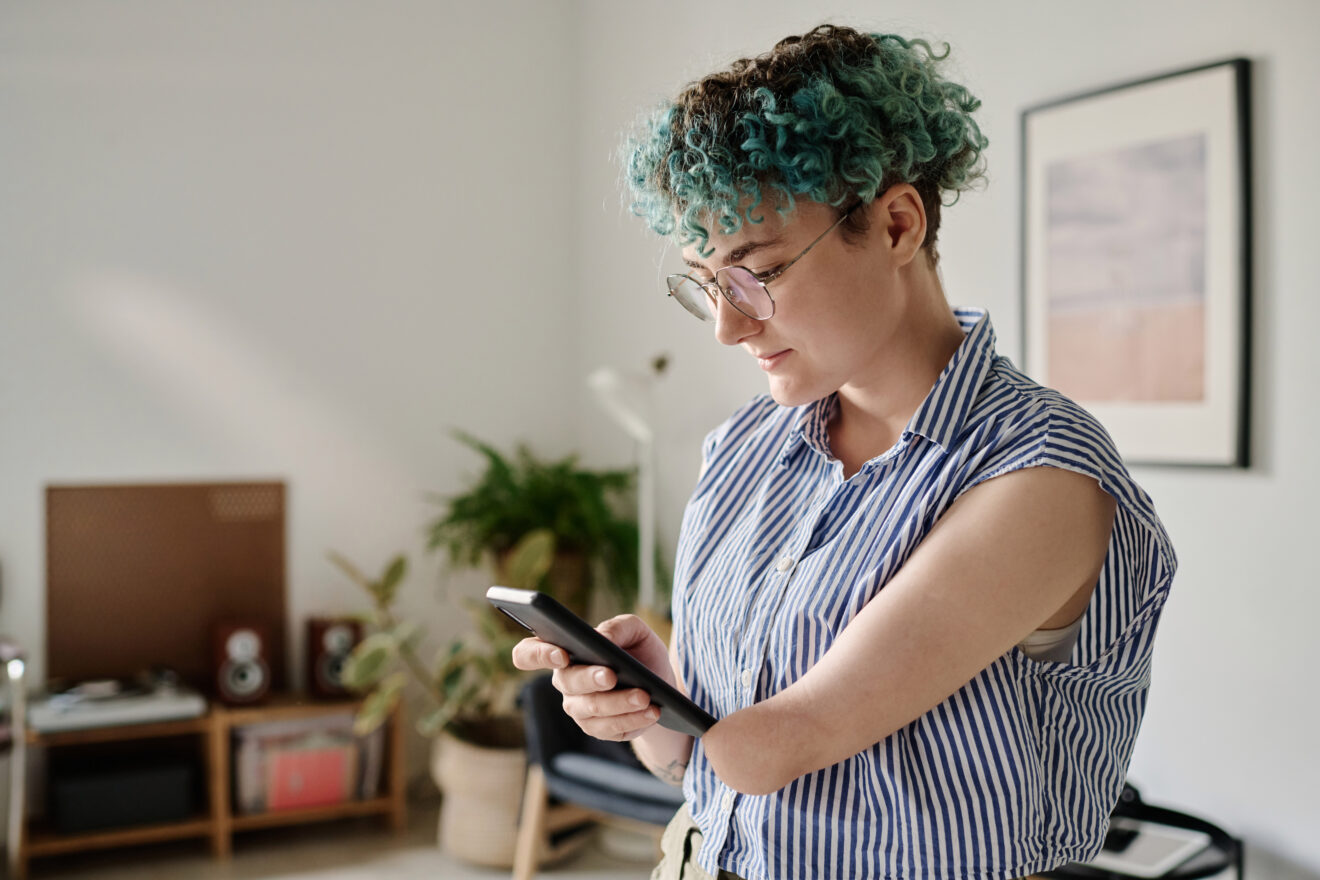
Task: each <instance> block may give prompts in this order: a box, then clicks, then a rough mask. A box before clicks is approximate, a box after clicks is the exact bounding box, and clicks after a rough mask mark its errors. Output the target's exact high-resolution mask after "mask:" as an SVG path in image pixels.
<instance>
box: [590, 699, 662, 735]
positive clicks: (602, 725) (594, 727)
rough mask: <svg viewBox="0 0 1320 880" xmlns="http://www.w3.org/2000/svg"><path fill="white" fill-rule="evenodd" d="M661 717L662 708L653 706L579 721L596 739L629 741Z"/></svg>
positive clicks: (644, 731)
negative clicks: (638, 710) (623, 713)
mask: <svg viewBox="0 0 1320 880" xmlns="http://www.w3.org/2000/svg"><path fill="white" fill-rule="evenodd" d="M659 719H660V708H659V707H658V706H651V707H649V708H647V709H643V710H642V711H640V712H630V713H628V714H627V715H613V716H611V717H609V718H594V719H591V720H589V721H587V722H579V726H580V727H581V728H582V729H583V730H584V731H586V732H587V733H588V734H590V735H591V736H594V737H595V738H596V739H606V740H614V741H616V742H627V741H628V740H633V739H636V738H637V737H639V736H641V735H642V734H643V733H646V731H647V730H649V729H650V728H651V727H652V726H654V725H655V723H656V722H657V721H658V720H659Z"/></svg>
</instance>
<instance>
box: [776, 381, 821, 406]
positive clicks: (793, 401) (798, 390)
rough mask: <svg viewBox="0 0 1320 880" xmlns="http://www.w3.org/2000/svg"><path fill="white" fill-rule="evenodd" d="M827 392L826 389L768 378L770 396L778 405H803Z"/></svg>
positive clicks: (814, 400)
mask: <svg viewBox="0 0 1320 880" xmlns="http://www.w3.org/2000/svg"><path fill="white" fill-rule="evenodd" d="M827 394H829V392H828V391H817V390H816V389H811V388H804V387H803V386H801V385H795V384H793V383H790V382H779V381H776V380H775V379H773V378H772V379H771V380H770V397H771V398H773V399H774V402H775V403H777V404H779V405H780V406H803V405H804V404H808V403H815V402H816V401H817V400H820V399H821V398H822V397H824V396H825V395H827Z"/></svg>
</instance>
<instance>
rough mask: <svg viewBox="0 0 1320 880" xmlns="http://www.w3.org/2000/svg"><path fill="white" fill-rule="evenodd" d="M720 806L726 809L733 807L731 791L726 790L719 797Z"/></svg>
mask: <svg viewBox="0 0 1320 880" xmlns="http://www.w3.org/2000/svg"><path fill="white" fill-rule="evenodd" d="M720 806H722V807H724V809H726V810H730V809H733V793H732V792H728V791H726V792H725V793H724V797H723V798H721V799H720Z"/></svg>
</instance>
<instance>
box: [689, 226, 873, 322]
mask: <svg viewBox="0 0 1320 880" xmlns="http://www.w3.org/2000/svg"><path fill="white" fill-rule="evenodd" d="M858 204H861V203H860V202H858V203H857V204H854V205H853V206H852V207H851V208H849V209H848V210H847V211H844V212H843V216H841V217H840V218H839V219H838V220H835V221H834V224H833V225H832V226H830V228H829V229H826V230H825V231H824V232H822V233H821V234H820V235H818V236H816V240H815V241H813V242H812V243H811V244H809V245H807V247H806V249H805V250H803V251H802V253H800V254H798V255H797V256H796V257H794V258H793V259H791V260H789V261H788V262H787V263H785V264H784V265H783V266H781V267H780V268H778V269H776V270H775V271H774V272H768V273H764V274H761V275H758V274H756V273H755V272H753V271H752V270H751V269H747V268H745V267H743V266H725V267H724V268H723V269H719V270H717V271H716V272H715V277H714V278H712V279H711V280H710V281H699V280H698V279H696V278H693V277H692V276H691V275H685V274H682V273H676V274H674V275H670V276H669V277H668V278H666V279H665V286H666V287H667V288H669V295H670V296H672V297H673V298H674V299H676V300H678V302H679V304H680V305H681V306H683V308H685V309H687V310H688V311H689V312H691V313H692V314H693V315H695V316H696V317H697V318H700V319H701V320H702V321H713V320H715V309H716V303H717V300H716V299H715V297H716V296H719V295H722V296H723V297H724V298H725V299H727V300H728V301H729V305H731V306H733V307H734V308H735V309H737V310H738V311H739V312H742V313H743V314H744V315H746V316H747V317H749V318H755V319H756V320H758V321H764V320H766V319H768V318H771V317H773V316H774V313H775V301H774V299H773V298H772V297H771V296H770V288H769V287H768V286H767V285H769V284H770V282H771V281H775V280H776V279H778V278H779V277H780V276H782V275H783V274H784V273H785V272H787V271H788V270H789V269H790V268H791V267H792V266H793V264H794V263H796V262H797V261H798V260H800V259H802V258H803V257H805V256H806V255H807V252H808V251H810V250H811V249H812V248H814V247H815V246H816V245H818V244H820V242H821V240H822V239H823V238H825V236H827V235H829V234H830V233H831V232H833V231H834V230H835V229H837V228H838V226H839V224H840V223H842V222H843V221H844V220H847V219H848V215H850V214H852V212H853V211H855V210H857V205H858Z"/></svg>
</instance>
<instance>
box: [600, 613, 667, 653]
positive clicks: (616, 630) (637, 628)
mask: <svg viewBox="0 0 1320 880" xmlns="http://www.w3.org/2000/svg"><path fill="white" fill-rule="evenodd" d="M596 631H597V632H599V633H600V634H601V635H603V636H605V638H607V639H609V640H610V641H611V642H613V643H614V644H616V645H618V646H619V647H620V648H624V649H625V650H626V649H628V648H632V647H634V646H636V645H640V644H642V643H643V642H645V641H646V640H647V639H649V638H651V637H652V636H653V635H654V633H652V632H651V628H650V627H649V626H647V625H646V621H644V620H642V619H641V618H640V617H638V616H637V615H636V614H620V615H618V616H616V617H611V618H610V619H609V620H606V621H605V622H603V623H602V624H601V625H600V626H598V627H596Z"/></svg>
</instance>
